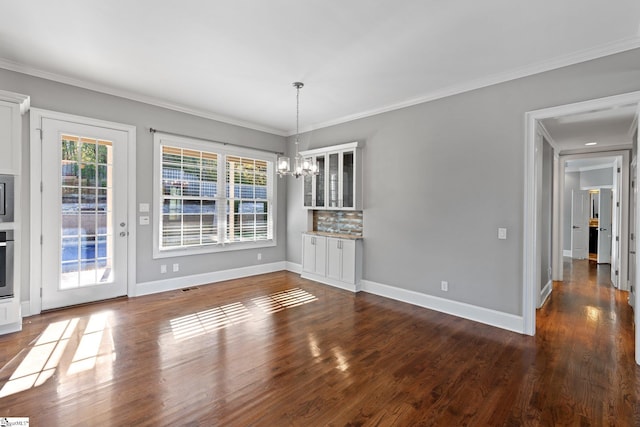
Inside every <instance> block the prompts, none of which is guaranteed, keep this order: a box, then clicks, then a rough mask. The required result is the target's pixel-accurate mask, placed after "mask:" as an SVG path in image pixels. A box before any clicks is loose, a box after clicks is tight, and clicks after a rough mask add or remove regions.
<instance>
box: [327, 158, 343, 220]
mask: <svg viewBox="0 0 640 427" xmlns="http://www.w3.org/2000/svg"><path fill="white" fill-rule="evenodd" d="M338 160H339V156H338V153H331V154H329V183H328V185H329V207H330V208H337V207H338V200H339V198H340V195H339V191H340V186H339V174H338V171H339V163H338Z"/></svg>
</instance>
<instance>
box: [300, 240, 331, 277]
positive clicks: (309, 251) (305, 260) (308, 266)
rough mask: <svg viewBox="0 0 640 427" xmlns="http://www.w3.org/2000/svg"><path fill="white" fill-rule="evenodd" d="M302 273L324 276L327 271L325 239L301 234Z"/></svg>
mask: <svg viewBox="0 0 640 427" xmlns="http://www.w3.org/2000/svg"><path fill="white" fill-rule="evenodd" d="M302 271H304V272H308V273H312V274H318V275H321V276H324V275H325V273H326V271H327V238H326V237H322V236H313V235H309V234H303V237H302Z"/></svg>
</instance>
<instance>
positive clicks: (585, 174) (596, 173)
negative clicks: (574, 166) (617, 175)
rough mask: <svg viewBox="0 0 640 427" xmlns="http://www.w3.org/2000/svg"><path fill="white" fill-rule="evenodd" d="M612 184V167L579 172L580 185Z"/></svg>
mask: <svg viewBox="0 0 640 427" xmlns="http://www.w3.org/2000/svg"><path fill="white" fill-rule="evenodd" d="M605 185H613V167H609V168H602V169H593V170H587V171H582V172H581V173H580V187H582V188H589V187H601V186H605Z"/></svg>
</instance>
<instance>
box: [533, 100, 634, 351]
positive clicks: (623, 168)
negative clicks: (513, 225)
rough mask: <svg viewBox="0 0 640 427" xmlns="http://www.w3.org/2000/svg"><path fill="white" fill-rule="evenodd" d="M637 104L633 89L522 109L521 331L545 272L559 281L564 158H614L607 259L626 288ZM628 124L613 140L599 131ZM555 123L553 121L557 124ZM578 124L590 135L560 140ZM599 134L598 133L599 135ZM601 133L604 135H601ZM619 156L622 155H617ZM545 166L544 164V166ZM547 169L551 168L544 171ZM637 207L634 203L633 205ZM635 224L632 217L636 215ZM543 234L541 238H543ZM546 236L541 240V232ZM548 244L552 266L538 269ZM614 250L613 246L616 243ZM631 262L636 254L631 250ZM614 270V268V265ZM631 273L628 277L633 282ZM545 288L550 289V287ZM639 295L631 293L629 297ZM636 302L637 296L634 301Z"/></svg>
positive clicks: (562, 232)
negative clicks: (547, 203) (613, 224)
mask: <svg viewBox="0 0 640 427" xmlns="http://www.w3.org/2000/svg"><path fill="white" fill-rule="evenodd" d="M639 104H640V92H632V93H628V94H624V95H616V96H612V97H607V98H601V99H596V100H591V101H585V102H580V103H576V104H569V105H563V106H558V107H552V108H547V109H543V110H537V111H531V112H528V113H526V116H525V119H526V120H525V124H526V129H525V131H526V138H525V218H524V222H525V236H524V248H523V256H524V269H523V270H524V271H523V276H524V277H523V283H524V286H523V322H524V327H523V329H524V333H526V334H529V335H535V331H536V325H535V314H536V308H537V307H538V304H539V302H540V298H541V283H544V279H545V277H544V274H545V273H548V274H549V276H550V277H551V278H552V279H553V280H562V274H563V269H562V266H563V255H564V254H565V252H564V250H565V247H564V239H563V234H565V233H566V230H564V227H563V223H562V220H561V219H562V214H563V213H564V212H563V205H562V202H563V201H564V198H563V194H562V193H563V189H564V183H563V180H564V169H565V168H566V163H565V161H566V160H567V159H568V158H567V157H562V158H561V156H575V159H578V158H583V159H590V158H591V159H595V158H601V157H612V156H613V157H616V158H618V159H619V160H618V162H619V163H618V164H617V166H616V167H615V170H616V173H617V170H618V169H619V170H620V172H619V173H618V175H619V178H617V180H618V183H619V188H618V191H617V196H618V197H617V199H615V201H613V203H615V204H616V207H617V208H619V209H618V210H617V211H616V212H615V213H613V215H616V216H618V217H619V218H617V219H616V221H618V229H617V230H612V234H614V236H615V237H613V239H616V238H617V240H616V241H615V242H616V244H615V245H613V246H612V249H611V256H612V258H616V257H617V260H613V259H612V260H611V262H612V263H618V268H617V270H618V277H617V281H618V288H619V289H625V288H626V289H630V281H629V278H628V274H629V264H630V263H629V255H630V251H629V245H628V244H629V237H630V234H629V230H630V228H631V227H630V226H629V189H630V179H629V176H630V163H631V149H632V148H633V147H634V144H636V145H635V146H636V147H637V123H638V119H637V117H638V105H639ZM623 122H624V123H626V124H627V127H626V130H625V137H624V138H622V139H619V140H617V141H611V140H608V141H605V140H604V135H602V132H604V131H607V130H610V129H609V128H607V126H605V125H604V123H608V124H610V125H613V124H616V125H617V126H618V127H620V126H622V125H621V123H623ZM556 125H557V126H556ZM580 126H582V129H583V130H584V131H589V132H590V133H591V134H592V135H595V136H592V138H593V139H589V140H584V139H583V138H582V137H581V138H574V139H573V140H571V139H570V138H567V140H566V141H562V142H558V141H561V140H563V139H564V137H565V136H566V135H564V134H563V133H562V132H565V131H567V132H569V131H575V130H576V129H577V127H580ZM601 135H602V136H601ZM601 138H602V140H601ZM545 142H546V143H548V144H549V145H550V146H551V147H552V153H553V154H552V155H551V157H552V160H550V161H551V163H552V166H551V167H549V155H547V162H545V161H544V158H543V155H544V150H543V147H544V143H545ZM592 142H598V145H597V146H595V148H594V145H591V144H590V145H586V144H587V143H592ZM620 158H621V160H620ZM545 165H546V166H545ZM545 167H546V170H547V171H548V170H549V169H550V170H551V172H550V173H551V175H552V180H551V184H547V185H548V188H549V191H550V193H551V194H552V201H551V207H550V208H548V209H549V210H548V211H546V210H543V206H544V203H543V202H544V196H545V194H549V192H547V193H545V192H544V191H542V190H543V188H542V187H543V179H544V176H545V172H544V171H545V169H544V168H545ZM547 173H549V172H547ZM634 208H635V206H634ZM544 212H549V213H548V215H549V216H550V218H551V221H550V224H548V223H545V222H543V219H544V215H543V213H544ZM634 225H635V219H634ZM541 236H542V237H541ZM545 236H546V238H547V240H545V238H544V237H545ZM547 245H548V246H549V248H550V249H549V252H550V264H551V268H550V270H547V271H542V266H543V262H544V260H543V256H544V255H545V252H544V250H545V248H546V247H547ZM616 247H617V249H614V248H616ZM631 256H632V257H633V258H634V259H633V262H635V261H636V260H635V256H636V255H635V254H631ZM612 271H614V272H615V268H612ZM633 274H634V277H632V278H631V281H632V282H634V281H635V279H636V278H635V273H633ZM551 291H552V289H549V290H548V292H551ZM635 298H637V296H635V295H633V299H635ZM634 302H635V301H634ZM635 321H636V323H637V324H636V328H635V329H636V334H638V335H640V333H639V332H638V331H639V330H640V324H638V322H639V321H638V316H636V320H635ZM639 343H640V339H639V337H638V336H636V348H637V349H638V350H640V349H639V348H638V346H639ZM639 354H640V351H636V358H637V362H640V357H638V355H639Z"/></svg>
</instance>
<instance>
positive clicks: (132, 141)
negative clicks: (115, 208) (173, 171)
mask: <svg viewBox="0 0 640 427" xmlns="http://www.w3.org/2000/svg"><path fill="white" fill-rule="evenodd" d="M43 119H53V120H60V121H68V122H73V123H79V124H83V125H88V126H97V127H104V128H109V129H115V130H119V131H123V132H125V133H126V134H127V136H126V140H127V174H128V179H127V182H128V183H129V185H128V186H127V222H128V223H129V224H130V226H129V227H128V232H129V236H128V239H127V295H128V296H132V295H133V292H134V290H135V289H134V288H135V284H136V225H137V224H136V127H135V126H133V125H127V124H123V123H116V122H109V121H105V120H100V119H94V118H90V117H83V116H77V115H73V114H66V113H59V112H57V111H50V110H43V109H39V108H32V109H31V110H30V120H29V121H30V124H29V128H30V133H29V138H30V141H29V144H30V158H29V162H30V173H29V190H30V195H29V198H30V215H29V226H30V239H29V257H30V268H29V270H30V279H29V303H28V307H29V313H28V314H26V313H25V310H24V309H23V315H25V316H26V315H30V316H33V315H35V314H39V313H40V312H41V311H42V290H41V289H42V246H41V241H42V240H41V238H42V197H41V191H42V190H41V189H42V187H41V182H42V168H41V165H42V160H43V159H42V129H41V123H42V120H43ZM23 306H24V303H23ZM24 308H26V307H24Z"/></svg>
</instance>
